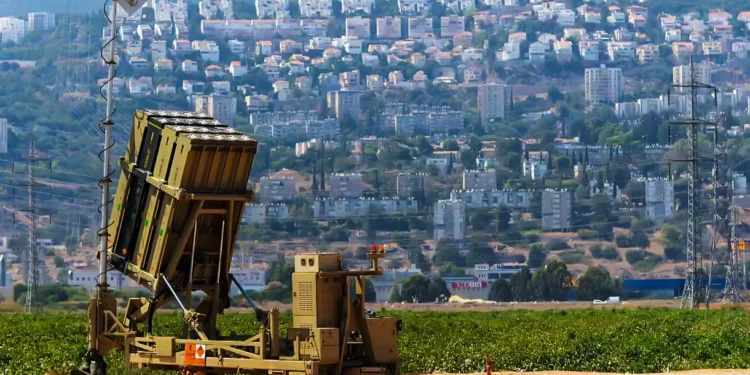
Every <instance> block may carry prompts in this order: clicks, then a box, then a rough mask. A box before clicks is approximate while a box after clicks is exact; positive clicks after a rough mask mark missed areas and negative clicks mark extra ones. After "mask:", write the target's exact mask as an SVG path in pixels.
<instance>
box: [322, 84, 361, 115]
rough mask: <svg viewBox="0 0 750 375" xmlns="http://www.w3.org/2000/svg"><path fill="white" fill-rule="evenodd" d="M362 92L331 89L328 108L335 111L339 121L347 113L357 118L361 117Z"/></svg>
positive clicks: (328, 96)
mask: <svg viewBox="0 0 750 375" xmlns="http://www.w3.org/2000/svg"><path fill="white" fill-rule="evenodd" d="M362 94H363V92H362V91H348V90H344V91H329V92H328V95H327V99H328V108H330V109H331V110H332V111H333V113H334V115H335V116H336V118H337V119H339V121H341V118H342V117H344V116H345V115H347V114H348V115H349V116H351V117H352V118H353V119H355V120H356V119H358V118H359V112H360V104H359V99H360V98H361V97H362Z"/></svg>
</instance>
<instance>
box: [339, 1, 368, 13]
mask: <svg viewBox="0 0 750 375" xmlns="http://www.w3.org/2000/svg"><path fill="white" fill-rule="evenodd" d="M373 3H374V1H373V0H343V1H342V2H341V13H357V12H363V13H365V14H370V12H371V11H372V4H373Z"/></svg>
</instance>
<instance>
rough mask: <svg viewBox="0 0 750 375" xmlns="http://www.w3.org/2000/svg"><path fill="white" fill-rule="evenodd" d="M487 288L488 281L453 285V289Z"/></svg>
mask: <svg viewBox="0 0 750 375" xmlns="http://www.w3.org/2000/svg"><path fill="white" fill-rule="evenodd" d="M486 287H487V282H486V281H460V282H452V283H451V288H453V289H480V288H486Z"/></svg>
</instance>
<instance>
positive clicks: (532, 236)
mask: <svg viewBox="0 0 750 375" xmlns="http://www.w3.org/2000/svg"><path fill="white" fill-rule="evenodd" d="M523 239H524V240H525V241H526V242H529V243H534V242H539V232H536V231H531V232H524V233H523Z"/></svg>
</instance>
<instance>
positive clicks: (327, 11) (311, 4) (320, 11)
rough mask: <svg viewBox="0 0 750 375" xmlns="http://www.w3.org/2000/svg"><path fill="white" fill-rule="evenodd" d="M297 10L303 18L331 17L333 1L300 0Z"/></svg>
mask: <svg viewBox="0 0 750 375" xmlns="http://www.w3.org/2000/svg"><path fill="white" fill-rule="evenodd" d="M299 10H300V14H301V15H302V17H304V18H331V17H333V1H331V0H300V2H299Z"/></svg>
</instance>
